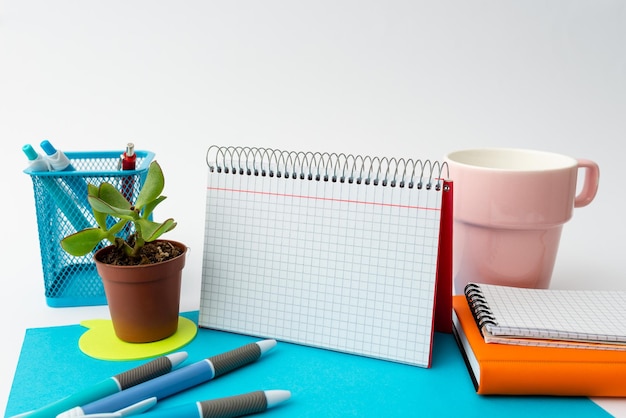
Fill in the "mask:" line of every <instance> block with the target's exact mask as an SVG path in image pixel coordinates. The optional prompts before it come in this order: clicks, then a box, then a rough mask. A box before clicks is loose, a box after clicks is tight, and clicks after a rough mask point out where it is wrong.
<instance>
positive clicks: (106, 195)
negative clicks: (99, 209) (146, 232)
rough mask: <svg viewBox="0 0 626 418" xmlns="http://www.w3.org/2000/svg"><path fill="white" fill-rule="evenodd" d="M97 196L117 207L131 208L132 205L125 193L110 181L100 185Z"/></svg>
mask: <svg viewBox="0 0 626 418" xmlns="http://www.w3.org/2000/svg"><path fill="white" fill-rule="evenodd" d="M97 197H98V198H100V199H101V200H103V201H105V202H107V203H108V204H109V205H110V206H112V207H115V208H119V209H130V207H131V204H130V202H129V201H128V200H126V198H125V197H124V195H123V194H122V193H121V192H120V191H119V190H118V189H117V188H116V187H115V186H113V185H112V184H110V183H102V184H101V185H100V188H99V189H98V196H97Z"/></svg>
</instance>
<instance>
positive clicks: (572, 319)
mask: <svg viewBox="0 0 626 418" xmlns="http://www.w3.org/2000/svg"><path fill="white" fill-rule="evenodd" d="M480 288H481V291H482V294H483V296H484V297H485V299H486V301H487V304H488V306H489V309H490V311H491V313H492V314H493V315H494V316H495V318H496V321H497V326H493V325H487V326H486V327H487V330H488V331H489V332H490V333H492V334H493V335H515V336H520V337H532V338H544V339H554V340H573V341H577V340H583V341H585V340H588V341H602V342H626V292H618V291H595V290H557V289H520V288H513V287H506V286H495V285H485V284H481V285H480Z"/></svg>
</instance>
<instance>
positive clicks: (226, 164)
mask: <svg viewBox="0 0 626 418" xmlns="http://www.w3.org/2000/svg"><path fill="white" fill-rule="evenodd" d="M206 162H207V165H208V167H209V170H211V172H218V173H222V172H223V173H226V174H239V175H255V176H268V177H278V178H281V177H282V178H285V179H301V180H311V181H313V180H315V181H331V182H340V183H346V182H347V183H355V184H364V185H374V186H379V185H381V186H389V187H400V188H404V187H406V188H417V189H422V188H424V189H426V190H430V189H431V188H434V189H435V190H437V191H439V190H441V189H442V188H444V190H445V188H446V187H448V186H447V185H444V180H445V179H446V178H447V177H448V165H447V163H445V162H443V163H442V162H439V161H430V160H421V159H416V160H413V159H404V158H394V157H391V158H388V157H382V158H380V157H370V156H362V155H353V154H343V153H339V154H338V153H328V152H311V151H306V152H302V151H282V150H278V149H271V148H254V147H239V146H218V145H212V146H211V147H209V149H208V150H207V154H206ZM444 173H445V176H444Z"/></svg>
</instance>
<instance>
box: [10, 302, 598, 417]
mask: <svg viewBox="0 0 626 418" xmlns="http://www.w3.org/2000/svg"><path fill="white" fill-rule="evenodd" d="M184 315H185V316H186V317H188V318H190V319H192V320H194V321H196V323H197V317H198V313H197V312H189V313H185V314H184ZM85 331H86V329H85V328H83V327H81V326H80V325H71V326H62V327H50V328H34V329H28V330H27V332H26V335H25V339H24V344H23V348H22V351H21V355H20V359H19V363H18V366H17V370H16V373H15V377H14V381H13V387H12V390H11V394H10V396H9V401H8V405H7V410H6V413H5V417H10V416H12V415H15V414H18V413H21V412H24V411H26V410H30V409H33V408H35V407H38V406H41V405H44V404H47V403H49V402H51V401H54V400H56V399H59V398H61V397H63V396H66V395H68V394H70V393H72V392H73V391H75V390H76V389H79V388H83V387H86V386H88V385H90V384H93V383H96V382H98V381H100V380H102V379H105V378H107V377H110V376H113V375H115V374H117V373H120V372H123V371H125V370H128V369H130V368H132V367H135V366H138V365H140V364H143V363H145V360H144V361H130V362H111V361H104V360H96V359H94V358H91V357H89V356H87V355H85V354H83V353H82V352H81V351H80V349H79V348H78V339H79V338H80V336H81V335H82V334H83V332H85ZM258 340H259V339H258V338H254V337H250V336H245V335H239V334H231V333H226V332H220V331H214V330H206V329H200V330H199V331H198V334H197V336H196V338H195V339H194V340H193V341H192V342H191V343H190V344H189V345H187V346H186V347H184V348H182V349H181V350H184V351H187V352H188V354H189V358H188V359H187V361H186V362H185V363H183V365H186V364H190V363H192V362H195V361H198V360H201V359H203V358H206V357H210V356H213V355H216V354H219V353H223V352H225V351H229V350H232V349H234V348H237V347H239V346H241V345H244V344H247V343H249V342H253V341H258ZM269 389H287V390H290V391H291V392H292V397H291V399H290V400H289V401H287V402H285V403H284V404H281V405H280V406H278V407H276V408H273V409H271V410H268V411H267V412H265V413H263V414H262V416H264V417H267V418H270V417H318V418H319V417H335V416H336V417H349V416H358V417H383V416H393V417H410V416H420V417H432V416H437V417H445V416H454V417H458V416H463V417H491V416H506V417H507V418H512V417H515V416H524V417H528V415H529V414H532V415H534V416H551V417H576V416H584V417H596V416H597V417H607V416H610V415H609V414H608V413H607V412H606V411H604V410H603V409H602V408H600V407H599V406H597V405H596V404H595V403H593V402H592V401H591V400H589V399H587V398H560V397H538V396H533V397H514V396H479V395H477V394H476V393H475V391H474V387H473V386H472V382H471V380H470V377H469V374H468V372H467V369H466V367H465V363H464V362H463V358H462V356H461V354H460V352H459V349H458V348H457V346H456V343H455V341H454V338H453V336H452V335H448V334H439V333H437V334H436V335H435V342H434V353H433V366H432V368H430V369H424V368H419V367H415V366H408V365H404V364H399V363H393V362H388V361H383V360H377V359H372V358H366V357H360V356H355V355H350V354H343V353H337V352H333V351H328V350H323V349H317V348H312V347H305V346H300V345H295V344H288V343H282V342H279V343H278V345H277V346H276V348H275V349H274V350H273V351H271V352H270V353H268V354H267V355H266V356H265V357H263V358H262V359H260V360H259V361H257V362H255V363H253V364H251V365H248V366H245V367H243V368H241V369H238V370H235V371H233V372H231V373H229V374H227V375H224V376H221V377H219V378H217V379H214V380H212V381H210V382H207V383H204V384H202V385H200V386H196V387H195V388H192V389H190V390H187V391H185V392H183V393H179V394H177V395H175V396H172V397H170V398H167V399H164V400H162V401H161V402H159V404H158V405H157V406H156V407H155V408H165V407H169V406H172V405H175V404H178V403H184V402H195V401H198V400H206V399H213V398H218V397H224V396H231V395H236V394H240V393H245V392H250V391H254V390H269Z"/></svg>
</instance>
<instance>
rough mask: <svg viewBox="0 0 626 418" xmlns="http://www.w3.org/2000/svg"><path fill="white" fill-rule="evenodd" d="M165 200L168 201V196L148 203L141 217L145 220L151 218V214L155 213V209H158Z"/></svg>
mask: <svg viewBox="0 0 626 418" xmlns="http://www.w3.org/2000/svg"><path fill="white" fill-rule="evenodd" d="M165 199H167V197H166V196H159V197H158V198H156V199H155V200H153V201H152V202H148V203H146V205H145V206H144V207H143V208H142V210H141V217H142V218H144V219H147V218H148V217H149V216H150V214H151V213H152V212H153V211H154V208H155V207H157V205H158V204H159V203H161V202H162V201H164V200H165Z"/></svg>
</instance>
